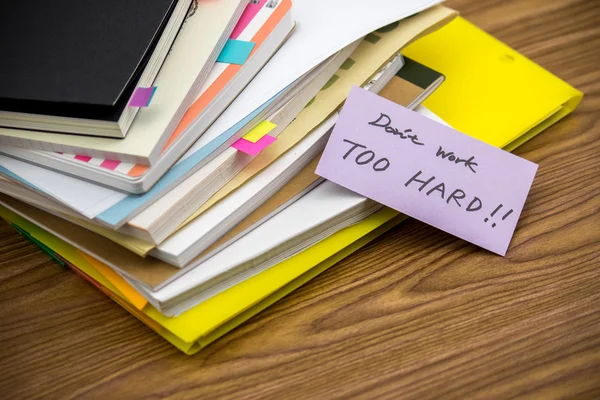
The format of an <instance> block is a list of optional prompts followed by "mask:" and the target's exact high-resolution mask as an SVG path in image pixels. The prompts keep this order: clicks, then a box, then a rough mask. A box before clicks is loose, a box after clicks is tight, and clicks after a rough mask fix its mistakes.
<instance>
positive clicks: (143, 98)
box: [128, 86, 156, 107]
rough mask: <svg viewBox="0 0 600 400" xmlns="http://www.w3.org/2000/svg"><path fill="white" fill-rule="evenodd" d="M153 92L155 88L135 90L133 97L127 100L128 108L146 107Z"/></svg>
mask: <svg viewBox="0 0 600 400" xmlns="http://www.w3.org/2000/svg"><path fill="white" fill-rule="evenodd" d="M154 92H156V86H152V87H147V88H145V87H138V88H135V90H134V91H133V96H131V99H130V100H129V104H128V105H129V107H148V106H149V105H150V101H151V100H152V96H154Z"/></svg>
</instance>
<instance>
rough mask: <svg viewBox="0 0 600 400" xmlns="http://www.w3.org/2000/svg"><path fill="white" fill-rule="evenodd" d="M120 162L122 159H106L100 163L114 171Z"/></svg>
mask: <svg viewBox="0 0 600 400" xmlns="http://www.w3.org/2000/svg"><path fill="white" fill-rule="evenodd" d="M119 164H121V161H116V160H104V161H102V163H101V164H100V166H101V167H102V168H106V169H110V170H111V171H114V170H115V168H117V167H118V166H119Z"/></svg>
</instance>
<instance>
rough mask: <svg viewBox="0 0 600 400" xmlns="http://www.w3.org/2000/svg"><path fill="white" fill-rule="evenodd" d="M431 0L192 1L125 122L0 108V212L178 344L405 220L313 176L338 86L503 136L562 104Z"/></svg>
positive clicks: (564, 108)
mask: <svg viewBox="0 0 600 400" xmlns="http://www.w3.org/2000/svg"><path fill="white" fill-rule="evenodd" d="M179 3H182V2H179ZM188 3H189V2H188ZM436 3H438V1H435V0H419V1H411V2H397V1H394V0H383V1H379V2H378V4H377V8H378V11H377V12H375V13H374V12H372V10H371V7H372V5H369V4H367V3H366V2H363V1H354V0H352V1H348V0H344V1H342V0H335V1H328V2H320V1H316V0H304V1H301V2H295V3H293V5H292V2H291V1H290V0H257V1H252V2H250V3H249V4H247V3H246V2H240V1H233V0H217V1H212V2H193V3H192V4H191V6H190V9H189V10H188V14H187V18H186V20H185V22H184V23H183V25H181V28H180V29H179V31H178V33H177V35H176V36H175V37H173V39H172V47H171V48H170V51H169V52H168V54H166V55H165V57H164V62H163V63H162V65H161V66H160V68H155V69H156V71H155V74H154V76H155V77H154V78H153V80H152V81H151V82H150V83H148V82H147V79H146V81H143V82H144V83H139V84H138V85H137V86H138V87H137V88H135V89H134V90H133V91H132V97H131V99H130V100H128V101H129V104H130V105H128V106H127V107H129V108H132V107H133V108H134V109H135V110H129V108H126V110H128V111H129V114H131V115H133V116H134V118H132V120H131V123H130V126H129V127H128V129H127V132H126V134H125V137H124V138H120V139H119V138H114V137H99V135H96V137H92V136H89V135H88V136H84V135H74V134H72V132H69V133H65V132H57V131H56V130H53V129H51V127H50V125H48V124H47V125H48V126H46V127H45V126H44V123H43V121H44V119H43V118H41V119H39V118H38V122H39V121H42V122H39V124H38V125H36V126H30V127H29V128H27V129H25V128H24V127H23V126H20V127H19V129H16V128H15V127H14V126H9V125H8V124H2V121H3V119H2V114H3V112H4V109H1V110H0V125H2V126H3V127H2V128H0V192H2V194H0V203H1V204H2V205H3V207H0V215H1V216H2V217H3V218H4V219H5V220H7V221H8V222H9V223H11V224H12V225H13V226H15V228H17V229H18V230H19V231H20V232H21V233H23V234H24V235H26V236H27V237H29V238H30V239H31V240H33V241H34V242H36V243H37V244H39V245H40V246H41V247H42V248H43V249H44V250H45V251H47V252H48V253H49V254H51V255H52V256H53V257H55V258H56V260H57V261H58V262H59V263H62V264H63V265H68V266H69V267H70V268H72V269H73V270H75V271H76V272H78V273H80V274H81V275H82V276H83V277H85V278H86V279H88V280H89V281H90V282H91V283H93V284H94V285H96V286H97V287H98V288H99V289H100V290H102V291H104V292H105V293H106V294H107V295H109V296H110V297H111V298H112V299H114V300H115V301H116V302H117V303H119V304H120V305H121V306H123V307H124V308H126V309H127V310H129V311H130V312H131V313H132V314H134V315H135V316H136V317H138V318H139V319H140V320H141V321H142V322H144V323H145V324H147V325H148V326H149V327H151V328H152V329H154V330H155V331H156V332H157V333H159V334H160V335H161V336H163V337H164V338H165V339H167V340H169V341H170V342H171V343H173V344H174V345H175V346H177V347H178V348H179V349H181V350H182V351H184V352H186V353H188V354H190V353H194V352H195V351H197V350H199V349H201V348H202V347H204V346H206V345H207V344H209V343H210V342H212V341H213V340H215V339H216V338H218V337H219V336H221V335H223V334H225V333H226V332H227V331H229V330H231V329H233V328H234V327H235V326H237V325H239V324H240V323H242V322H243V321H244V320H246V319H247V318H249V317H250V316H252V315H254V314H256V313H257V312H259V311H260V310H262V309H264V308H265V307H267V306H269V305H270V304H272V303H273V302H275V301H277V300H278V299H279V298H281V297H282V296H285V295H286V294H288V293H289V292H291V291H292V290H294V289H295V288H297V287H298V286H300V285H302V284H304V283H305V282H307V281H308V280H310V279H311V278H312V277H314V276H315V275H317V274H319V273H320V272H322V271H323V270H324V269H326V268H328V267H329V266H331V265H333V264H335V263H336V262H337V261H339V260H340V259H342V258H343V257H345V256H347V255H348V254H350V253H351V252H353V251H355V250H356V249H358V248H360V247H361V246H363V245H364V244H366V243H368V242H369V241H370V240H372V239H373V238H375V237H377V236H378V235H380V234H382V233H383V232H385V231H386V230H388V229H390V228H391V227H393V226H395V225H396V224H398V223H399V222H400V221H402V220H403V219H404V218H405V217H404V216H402V215H400V214H398V212H396V211H393V210H391V209H388V208H385V207H383V206H382V205H381V204H379V203H377V202H375V201H373V200H370V199H367V198H365V197H362V196H361V195H359V194H357V193H354V192H352V191H350V190H347V189H345V188H343V187H341V186H338V185H336V184H334V183H332V182H329V181H325V180H323V179H322V178H320V177H319V176H317V175H316V174H315V168H316V165H317V163H318V162H319V159H320V156H321V153H322V151H323V149H324V147H325V144H326V143H327V140H328V138H329V134H330V132H331V130H332V128H333V127H334V125H335V124H336V121H337V119H338V116H339V110H340V109H341V108H342V106H343V104H344V101H345V100H346V98H347V96H348V94H349V92H350V90H351V88H352V87H353V86H360V87H362V88H364V89H365V90H368V91H370V92H372V93H378V94H379V95H380V96H382V97H385V98H387V99H389V100H391V101H393V102H395V103H397V104H399V105H401V106H404V107H406V108H408V109H411V110H416V112H418V113H421V114H423V115H425V116H427V117H429V118H431V119H433V120H434V121H437V122H438V123H441V124H448V125H450V126H452V127H454V128H455V129H457V130H459V131H461V132H463V133H466V134H467V135H470V136H473V137H475V138H478V139H480V140H482V141H485V142H487V143H489V144H491V145H494V146H497V147H503V148H505V149H507V150H512V149H514V148H515V147H517V146H518V145H520V144H522V143H523V142H525V141H526V140H528V139H529V138H531V137H533V136H535V135H536V134H537V133H539V132H540V131H541V130H543V129H545V128H546V127H548V126H550V125H551V124H552V123H554V122H556V121H558V120H559V119H561V118H562V117H564V116H565V115H566V114H568V113H569V112H570V111H571V110H573V109H574V107H575V106H576V105H577V103H578V102H579V100H580V99H581V94H580V93H579V92H578V91H576V90H575V89H573V88H572V87H570V86H569V85H568V84H566V83H564V82H562V81H561V80H559V79H558V78H556V77H554V76H553V75H551V74H550V73H548V72H547V71H545V70H544V69H542V68H540V67H539V66H537V65H535V64H534V63H532V62H531V61H529V60H527V59H526V58H524V57H523V56H521V55H520V54H518V53H516V52H515V51H514V50H512V49H510V48H509V47H507V46H506V45H504V44H502V43H501V42H499V41H497V40H495V39H494V38H492V37H491V36H489V35H487V34H486V33H484V32H482V31H481V30H479V29H478V28H477V27H475V26H473V25H472V24H470V23H469V22H467V21H466V20H464V19H462V18H460V17H457V13H456V12H455V11H454V10H450V9H448V8H446V7H443V6H441V5H436ZM240 4H242V5H243V7H242V8H241V9H240ZM242 11H243V12H242ZM232 21H233V23H232ZM165 29H166V28H165ZM223 35H224V36H223ZM209 38H213V39H209ZM157 64H158V62H157ZM149 65H150V64H149ZM207 66H208V67H207ZM147 68H148V67H147ZM150 75H152V74H150ZM146 78H147V77H146ZM140 79H141V78H140ZM140 82H142V81H140ZM142 84H143V85H144V87H142ZM136 96H137V97H136ZM425 99H427V100H425ZM134 100H136V101H137V103H135V104H134V105H131V103H132V102H133V101H134ZM424 101H425V103H424V104H425V106H426V107H427V108H425V107H424V106H422V105H421V103H423V102H424ZM2 104H4V103H1V102H0V106H2ZM133 111H135V112H133ZM48 113H49V112H47V114H48ZM13 114H14V113H13ZM60 121H62V123H64V122H65V121H64V120H60ZM46 122H47V121H46ZM80 133H82V132H80Z"/></svg>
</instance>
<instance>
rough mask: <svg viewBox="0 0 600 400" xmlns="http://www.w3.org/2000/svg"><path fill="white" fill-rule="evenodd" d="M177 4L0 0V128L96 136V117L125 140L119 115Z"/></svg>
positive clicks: (169, 0)
mask: <svg viewBox="0 0 600 400" xmlns="http://www.w3.org/2000/svg"><path fill="white" fill-rule="evenodd" d="M178 3H179V1H178V0H152V1H147V0H101V1H82V0H59V1H48V0H29V1H23V0H2V1H0V37H1V38H2V39H1V40H0V54H1V56H0V57H1V62H0V125H2V126H8V127H17V128H26V129H40V127H42V130H48V131H61V132H65V131H67V132H68V131H69V129H71V130H72V129H80V130H81V132H71V133H83V134H92V135H94V134H96V133H93V131H94V128H91V131H92V132H90V127H93V126H95V125H97V124H96V123H95V121H97V122H99V123H101V125H99V126H100V128H99V129H98V130H99V131H100V133H101V132H103V131H104V130H113V129H117V130H119V131H121V134H120V135H119V134H114V135H113V134H109V135H106V136H117V137H123V136H124V133H125V132H122V131H123V130H125V131H126V129H123V126H119V119H120V118H121V115H122V114H123V111H124V109H125V108H126V107H127V102H128V100H129V98H130V97H131V94H132V92H133V90H134V89H135V87H136V85H137V83H138V80H139V78H140V76H141V75H142V73H143V71H144V69H145V68H146V66H147V64H148V61H149V60H150V57H151V56H152V54H153V52H154V49H155V47H156V45H157V42H158V41H159V39H160V38H161V35H162V34H163V31H164V30H165V27H166V26H167V25H168V24H169V21H170V17H171V14H172V13H173V10H174V8H175V7H176V5H177V4H178ZM187 3H188V4H189V1H188V2H187ZM186 7H187V5H186ZM174 25H176V26H171V29H179V26H180V25H181V21H179V22H177V21H176V22H175V24H174ZM169 45H170V44H169ZM164 53H165V56H166V50H165V51H164ZM162 61H164V57H162V60H159V62H160V63H161V64H162ZM155 69H157V68H155ZM153 78H154V77H152V79H153ZM23 114H26V115H23ZM53 117H59V118H58V121H59V123H57V122H56V121H57V119H56V118H53ZM60 117H63V118H60ZM15 118H16V120H18V121H20V122H18V123H17V125H14V120H15ZM65 118H67V120H65ZM69 118H74V119H78V120H89V121H85V122H83V123H82V121H77V122H73V121H69V120H68V119H69ZM7 119H8V122H7V121H6V120H7ZM11 121H12V122H11ZM27 121H31V124H28V123H27ZM102 123H104V125H102ZM64 124H66V125H67V129H66V130H65V129H60V125H64ZM28 125H29V126H28ZM73 125H77V126H78V127H77V128H73ZM45 127H47V128H48V129H45ZM102 136H104V135H102Z"/></svg>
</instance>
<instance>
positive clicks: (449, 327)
mask: <svg viewBox="0 0 600 400" xmlns="http://www.w3.org/2000/svg"><path fill="white" fill-rule="evenodd" d="M447 4H448V5H449V6H451V7H453V8H456V9H458V10H459V11H460V12H461V13H462V15H464V16H466V17H467V18H468V19H470V20H471V21H472V22H474V23H475V24H477V25H479V26H480V27H482V28H484V29H485V30H487V31H488V32H491V33H492V34H494V35H495V36H497V37H498V38H499V39H500V40H502V41H504V42H506V43H508V44H509V45H511V46H512V47H514V48H515V49H517V50H519V51H520V52H522V53H523V54H525V55H526V56H528V57H530V58H531V59H533V60H534V61H536V62H537V63H539V64H541V65H542V66H544V67H545V68H547V69H548V70H550V71H551V72H553V73H554V74H556V75H558V76H559V77H561V78H563V79H565V80H566V81H568V82H570V83H571V84H572V85H574V86H575V87H577V88H579V89H580V90H582V91H583V92H585V97H584V99H583V102H582V103H581V104H580V106H579V108H578V109H577V110H576V111H575V113H574V114H573V115H571V116H570V117H568V118H567V119H566V120H563V121H562V122H560V123H559V124H558V125H555V126H554V127H552V128H551V129H548V130H547V131H546V132H544V133H543V134H541V135H540V136H538V137H537V138H535V139H533V140H532V141H530V142H529V143H527V144H526V145H524V146H523V147H522V148H520V149H518V150H517V151H516V153H517V154H519V155H521V156H523V157H525V158H527V159H529V160H532V161H534V162H537V163H539V165H540V168H539V171H538V174H537V177H536V179H535V181H534V185H533V188H532V191H531V194H530V196H529V199H528V201H527V204H526V206H525V210H524V212H523V215H522V218H521V221H520V222H519V226H518V230H517V232H516V235H515V237H514V239H513V242H512V245H511V249H510V251H509V253H508V256H507V257H505V258H502V257H498V256H495V255H493V254H491V253H489V252H487V251H484V250H481V249H479V248H477V247H475V246H473V245H470V244H468V243H466V242H464V241H462V240H459V239H455V238H453V237H452V236H450V235H448V234H445V233H443V232H440V231H438V230H436V229H434V228H431V227H428V226H426V225H424V224H422V223H419V222H417V221H414V220H410V221H408V222H406V223H403V224H401V225H399V226H398V227H396V228H395V229H394V230H393V231H391V232H389V233H387V234H386V235H384V236H383V237H381V238H379V239H378V240H376V241H375V242H373V243H372V244H370V245H369V246H367V247H366V248H364V249H363V250H361V251H359V252H357V253H355V254H354V255H352V256H351V257H349V258H347V259H346V260H344V261H343V262H340V263H339V264H337V265H335V266H334V267H332V268H330V269H329V270H328V271H326V272H325V273H324V274H322V275H321V276H319V277H317V278H316V279H314V280H313V281H311V282H310V283H309V284H307V285H305V286H304V287H302V288H301V289H300V290H298V291H296V292H294V293H293V294H292V295H290V296H288V297H286V298H284V299H283V300H282V301H280V302H278V303H277V304H276V305H274V306H272V307H270V308H269V309H267V310H265V311H264V312H262V313H261V314H259V315H257V316H256V317H254V318H252V319H251V320H250V321H248V322H247V323H245V324H244V325H242V326H241V327H239V328H238V329H236V330H234V331H233V332H231V333H230V334H228V335H226V336H225V337H223V338H222V339H220V340H218V341H217V342H215V343H214V344H212V345H211V346H209V347H208V348H207V349H205V350H204V351H202V352H200V353H199V354H197V355H195V356H192V357H188V356H185V355H183V354H182V353H180V352H179V351H178V350H176V349H175V348H174V347H172V346H171V345H170V344H168V343H167V342H166V341H164V340H163V339H162V338H161V337H159V336H158V335H156V334H154V333H153V332H152V331H151V330H150V329H149V328H147V327H146V326H145V325H143V324H142V323H140V322H138V321H137V320H136V319H135V318H134V317H132V316H130V315H129V314H128V313H127V312H126V311H124V310H123V309H122V308H121V307H119V306H118V305H116V304H115V303H113V302H112V301H111V300H109V299H108V298H107V297H105V295H104V294H102V293H101V292H99V291H98V290H96V289H95V288H94V287H92V286H91V285H90V284H88V283H87V282H85V281H84V280H83V279H81V278H80V277H78V276H77V275H75V274H74V273H73V272H71V271H69V270H66V269H63V268H61V267H60V266H59V265H58V264H57V263H55V262H53V261H51V260H50V258H49V256H47V255H46V254H44V253H42V252H41V251H40V250H38V248H37V247H36V246H35V245H33V244H31V243H30V242H28V241H27V240H26V239H24V238H22V237H21V236H19V235H18V234H17V233H16V231H14V230H13V229H12V228H11V227H9V226H8V225H7V224H6V223H3V222H2V223H0V321H1V322H0V398H16V399H35V398H44V399H46V398H58V399H67V398H74V397H78V398H98V399H114V398H117V399H121V398H193V399H196V398H209V399H216V398H232V399H258V398H273V399H288V398H306V399H330V398H342V399H346V398H369V399H371V398H377V399H381V398H393V399H398V398H415V399H426V398H432V399H479V398H514V397H522V398H542V399H554V398H600V217H599V215H600V214H599V211H600V155H599V154H600V1H598V0H564V1H562V0H561V1H552V0H550V1H549V0H531V1H525V0H522V1H517V0H515V1H507V0H486V1H482V0H454V1H448V2H447Z"/></svg>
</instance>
